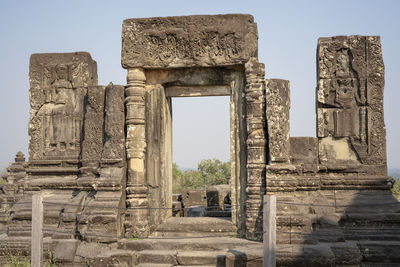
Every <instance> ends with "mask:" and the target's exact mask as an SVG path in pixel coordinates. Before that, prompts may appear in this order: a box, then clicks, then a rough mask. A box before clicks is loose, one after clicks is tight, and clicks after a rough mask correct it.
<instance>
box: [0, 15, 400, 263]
mask: <svg viewBox="0 0 400 267" xmlns="http://www.w3.org/2000/svg"><path fill="white" fill-rule="evenodd" d="M260 49H262V48H260ZM257 54H258V33H257V25H256V23H255V22H254V20H253V17H252V16H250V15H237V14H235V15H213V16H186V17H165V18H144V19H127V20H125V21H124V22H123V25H122V67H123V68H125V69H126V70H127V84H126V85H109V86H99V85H98V83H97V65H96V62H95V61H94V60H93V59H92V58H91V56H90V55H89V53H86V52H76V53H52V54H34V55H32V56H31V59H30V70H29V80H30V91H29V92H30V105H31V109H30V120H29V158H28V161H25V158H24V155H23V154H22V153H18V154H17V156H16V158H15V163H13V164H12V165H11V166H10V167H9V168H8V174H7V177H6V183H5V184H3V185H0V188H1V194H0V234H1V235H0V240H1V244H0V252H1V261H2V262H3V263H4V262H5V261H6V258H7V253H14V254H17V253H20V254H19V255H29V253H30V235H31V216H32V215H31V201H32V200H31V196H32V195H33V194H38V193H41V194H43V197H44V228H43V232H44V250H45V251H52V255H53V256H54V255H55V256H56V258H57V261H58V263H59V264H61V265H60V266H87V262H91V264H94V265H95V266H135V265H139V266H173V265H189V263H190V264H191V265H193V264H196V263H198V264H197V265H207V264H208V265H210V262H207V263H205V262H204V259H205V258H207V257H214V258H215V259H211V265H214V266H225V265H226V266H239V265H240V264H242V265H240V266H259V264H260V262H261V261H262V243H259V242H257V241H260V240H261V239H262V234H263V229H262V225H263V213H262V206H263V203H262V199H263V196H264V195H265V194H266V193H273V194H275V195H276V196H277V265H278V266H361V264H365V265H363V266H397V265H398V264H400V258H399V255H398V253H396V252H398V251H400V205H399V204H398V202H397V201H396V200H395V199H394V197H393V196H392V194H391V191H390V189H391V187H392V183H393V181H392V178H391V177H388V175H387V165H386V133H385V124H384V117H383V89H384V65H383V60H382V51H381V43H380V38H379V37H378V36H337V37H331V38H320V39H319V40H318V48H317V80H318V84H317V88H316V113H317V127H316V129H317V130H316V133H317V134H316V136H317V137H290V135H289V109H290V93H289V89H290V88H289V81H287V80H280V79H265V71H264V64H262V63H260V62H258V56H257ZM182 96H188V97H189V96H191V97H194V96H230V110H231V112H230V125H231V136H230V140H231V142H230V143H231V166H232V167H231V179H230V186H231V201H232V220H231V221H225V222H224V223H223V224H221V226H218V225H219V223H220V222H216V221H212V223H214V224H213V225H211V224H207V221H202V222H200V223H199V224H196V225H189V226H188V225H186V226H185V222H184V221H183V220H184V219H182V218H180V220H181V221H179V224H178V230H177V229H175V230H176V232H181V233H180V235H179V236H180V237H181V238H182V240H183V241H182V242H181V241H180V239H175V241H171V240H170V239H168V238H167V237H166V238H164V239H157V240H155V239H151V238H148V239H147V237H152V236H154V233H155V232H158V233H160V232H161V234H160V236H163V234H162V232H163V231H172V232H173V231H174V230H173V229H172V228H173V225H171V224H168V222H171V221H169V220H170V219H171V216H172V211H171V207H172V129H171V127H172V110H171V98H173V97H182ZM199 112H201V111H199ZM175 222H176V221H175ZM202 223H203V224H204V225H202ZM227 224H228V226H227ZM215 225H217V226H216V227H220V228H218V229H217V230H216V232H218V231H219V232H221V231H222V232H224V231H225V232H226V233H229V234H232V233H233V234H234V235H236V236H237V237H238V238H233V237H225V238H224V237H219V239H218V238H216V237H215V238H213V237H210V238H211V239H210V240H211V241H207V240H208V239H207V238H203V239H201V240H200V239H195V238H193V239H191V238H192V237H193V236H194V235H190V234H188V235H187V236H186V239H184V237H185V235H184V234H185V233H184V232H185V229H186V228H185V227H188V229H189V231H192V230H193V229H197V231H198V232H202V231H206V230H205V229H210V228H212V227H213V226H215ZM168 227H169V228H168ZM171 227H172V228H171ZM168 229H169V230H168ZM171 229H172V230H171ZM264 230H265V231H266V230H267V229H264ZM193 231H195V230H193ZM170 234H171V233H170ZM212 234H215V232H207V235H212ZM172 236H174V235H173V234H172ZM215 236H217V235H215ZM132 237H140V238H141V239H140V240H137V238H132ZM174 242H175V243H174ZM179 242H181V243H179ZM207 242H208V243H207ZM201 244H203V245H204V247H206V248H202V245H201ZM185 247H186V248H187V250H190V251H187V250H186V251H185V249H184V248H185ZM202 250H203V251H202ZM10 251H11V252H10ZM171 251H172V252H171ZM204 251H206V252H204ZM215 251H218V253H219V254H216V253H215ZM221 251H222V252H221ZM190 252H195V253H194V254H193V255H192V254H190ZM146 253H147V254H146ZM202 253H203V254H202ZM205 254H207V257H206V256H205ZM260 255H261V258H260ZM188 262H189V263H188ZM160 263H163V264H165V265H154V264H160ZM85 264H86V265H85ZM107 264H108V265H107ZM124 264H125V265H124ZM140 264H141V265H140ZM145 264H148V265H145ZM168 264H169V265H168ZM238 264H239V265H238ZM246 264H247V265H246ZM252 264H253V265H252ZM379 264H381V265H379ZM382 264H386V265H382Z"/></svg>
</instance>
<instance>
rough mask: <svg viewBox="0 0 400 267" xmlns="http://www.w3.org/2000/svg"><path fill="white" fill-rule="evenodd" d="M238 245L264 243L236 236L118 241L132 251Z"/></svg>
mask: <svg viewBox="0 0 400 267" xmlns="http://www.w3.org/2000/svg"><path fill="white" fill-rule="evenodd" d="M238 246H260V247H262V243H261V242H255V241H249V240H246V239H241V238H235V237H232V238H231V237H208V238H147V239H141V240H140V239H139V240H130V239H122V240H119V241H118V248H119V249H126V250H132V251H142V250H175V251H191V250H192V251H199V250H201V251H215V250H217V251H220V250H229V249H233V248H235V247H238Z"/></svg>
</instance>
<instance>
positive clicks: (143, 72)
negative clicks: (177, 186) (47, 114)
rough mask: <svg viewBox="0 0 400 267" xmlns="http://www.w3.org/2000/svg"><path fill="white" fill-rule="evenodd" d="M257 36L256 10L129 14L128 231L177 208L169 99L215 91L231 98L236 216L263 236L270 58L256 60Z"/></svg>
mask: <svg viewBox="0 0 400 267" xmlns="http://www.w3.org/2000/svg"><path fill="white" fill-rule="evenodd" d="M257 38H258V37H257V25H256V24H255V23H254V19H253V17H252V16H250V15H238V14H231V15H217V16H188V17H168V18H144V19H128V20H125V21H124V23H123V25H122V61H121V62H122V67H124V68H125V69H127V70H128V75H127V86H126V88H125V105H126V120H125V123H126V152H127V155H126V156H127V169H128V172H127V174H128V175H127V184H126V206H127V212H126V213H125V224H124V226H125V234H126V235H127V236H130V235H131V234H134V233H138V234H139V235H141V236H146V235H148V234H149V233H150V232H151V231H152V229H154V227H155V226H156V225H157V224H159V223H161V222H162V221H164V220H165V219H166V218H168V217H170V216H171V210H159V209H154V208H152V207H154V205H157V206H159V207H168V208H170V207H171V196H170V195H168V194H170V192H171V189H170V188H171V185H172V184H171V178H168V177H172V175H171V167H166V166H171V164H169V163H168V164H167V162H170V161H171V153H170V152H168V151H170V147H171V145H170V141H168V140H170V139H169V138H170V126H168V125H170V114H169V113H170V101H169V100H168V98H169V97H173V95H174V94H188V95H192V96H195V95H198V94H209V95H211V96H212V95H228V96H230V97H231V129H232V131H231V165H232V183H231V184H232V204H233V206H234V210H233V214H232V215H233V223H234V224H235V225H236V226H237V228H238V231H239V233H240V234H241V235H242V234H243V235H244V234H245V236H246V238H249V239H260V237H261V235H262V212H261V209H262V197H263V195H264V194H265V185H266V183H265V170H266V163H267V142H266V140H267V136H266V114H265V83H264V65H263V64H261V63H259V62H258V59H257V54H258V48H257ZM155 129H159V131H157V132H155ZM162 133H164V134H165V135H166V136H169V137H168V138H164V137H162V136H161V135H162ZM150 137H151V139H150ZM161 137H162V138H161ZM152 139H153V140H152ZM148 140H149V141H148ZM148 142H149V143H148ZM157 155H158V159H159V160H157ZM161 159H162V162H161ZM155 171H156V172H155ZM163 177H165V178H163ZM149 181H150V183H149ZM152 183H154V184H152ZM153 197H156V198H157V199H152V198H153ZM160 205H161V206H160Z"/></svg>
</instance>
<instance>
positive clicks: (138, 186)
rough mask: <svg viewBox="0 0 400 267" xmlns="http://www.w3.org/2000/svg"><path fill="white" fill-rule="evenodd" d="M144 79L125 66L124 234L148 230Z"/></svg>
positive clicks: (143, 76)
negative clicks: (125, 175) (125, 161)
mask: <svg viewBox="0 0 400 267" xmlns="http://www.w3.org/2000/svg"><path fill="white" fill-rule="evenodd" d="M145 80H146V77H145V74H144V70H143V69H141V68H133V69H128V76H127V87H126V89H125V105H126V154H127V155H126V156H127V162H128V178H127V186H126V206H127V213H126V218H125V229H126V235H127V236H131V235H139V236H147V235H148V233H149V226H148V214H149V212H148V209H147V208H148V199H147V196H148V188H147V182H146V178H145V151H146V133H145V132H146V129H145Z"/></svg>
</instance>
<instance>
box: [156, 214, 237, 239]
mask: <svg viewBox="0 0 400 267" xmlns="http://www.w3.org/2000/svg"><path fill="white" fill-rule="evenodd" d="M236 232H237V230H236V227H235V226H234V225H233V224H232V221H231V218H225V217H220V218H213V217H171V218H169V219H167V220H166V222H165V223H163V224H161V225H159V226H157V228H156V229H155V230H154V232H153V233H152V235H151V236H150V237H216V236H225V237H236Z"/></svg>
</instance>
